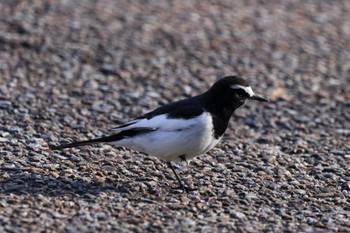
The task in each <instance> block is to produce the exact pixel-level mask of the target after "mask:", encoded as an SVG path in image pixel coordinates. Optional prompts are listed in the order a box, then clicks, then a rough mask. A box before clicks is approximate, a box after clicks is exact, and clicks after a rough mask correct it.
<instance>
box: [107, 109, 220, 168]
mask: <svg viewBox="0 0 350 233" xmlns="http://www.w3.org/2000/svg"><path fill="white" fill-rule="evenodd" d="M159 120H161V119H159ZM163 120H164V119H163ZM169 121H170V122H169ZM163 122H164V124H165V123H166V126H164V127H159V128H158V129H157V130H155V131H152V132H149V133H145V134H141V135H136V136H135V137H130V138H125V139H122V140H120V141H117V142H115V143H112V144H113V145H117V146H123V147H126V148H129V149H133V150H136V151H140V152H144V153H147V154H149V155H152V156H156V157H158V158H160V159H162V160H165V161H181V159H180V158H179V156H181V155H185V157H186V160H190V159H192V158H193V157H195V156H197V155H200V154H203V153H205V152H207V151H209V150H210V149H211V148H213V147H214V146H215V145H216V144H217V143H218V142H219V141H220V139H221V138H219V139H215V138H214V129H213V123H212V118H211V116H210V114H209V113H205V114H202V115H200V116H198V117H195V118H192V119H189V120H183V119H166V121H163Z"/></svg>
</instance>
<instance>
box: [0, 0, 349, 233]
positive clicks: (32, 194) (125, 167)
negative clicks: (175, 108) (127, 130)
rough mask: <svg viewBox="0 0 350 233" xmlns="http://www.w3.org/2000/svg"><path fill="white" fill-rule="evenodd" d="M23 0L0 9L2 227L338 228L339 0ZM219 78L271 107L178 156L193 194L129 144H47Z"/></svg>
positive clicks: (341, 213)
mask: <svg viewBox="0 0 350 233" xmlns="http://www.w3.org/2000/svg"><path fill="white" fill-rule="evenodd" d="M30 3H31V2H30V1H20V4H17V3H16V4H15V3H12V1H2V3H1V16H2V18H6V20H3V21H1V28H2V30H0V41H1V43H0V47H1V59H0V73H1V81H0V82H1V85H0V126H1V127H0V144H1V146H0V183H1V185H0V209H1V211H0V222H1V223H5V224H3V225H1V226H0V232H55V231H66V232H298V231H299V232H319V231H322V232H350V226H349V224H348V223H349V222H350V217H349V216H350V212H349V211H350V205H349V204H348V201H347V200H348V199H349V198H350V196H349V195H350V190H349V175H350V173H349V169H348V168H349V158H350V155H349V152H350V145H349V143H348V142H349V123H348V122H349V111H348V109H349V107H350V105H349V101H348V100H349V98H350V96H349V91H348V89H349V88H348V86H349V85H348V71H349V62H348V60H347V57H348V50H349V49H348V47H347V44H348V40H349V38H348V33H346V32H347V31H348V27H347V24H346V23H344V22H348V11H349V10H347V9H348V8H349V6H348V4H346V1H329V2H328V1H327V2H326V1H308V2H305V1H301V0H295V1H288V2H287V1H281V2H279V3H278V4H277V3H276V2H274V1H266V2H265V3H264V4H261V3H259V2H254V1H252V2H250V4H244V2H243V1H237V2H235V3H233V1H227V0H223V1H220V2H219V3H213V2H210V1H206V0H204V1H192V0H189V1H179V2H178V1H161V2H160V1H158V2H156V1H147V2H142V4H141V3H139V4H135V3H131V2H130V1H118V2H115V1H84V4H79V3H77V1H62V2H59V3H58V2H55V1H36V4H30ZM271 9H272V10H271ZM38 18H40V20H39V21H38V20H37V19H38ZM67 22H68V23H67ZM276 22H278V23H276ZM63 24H67V25H68V27H61V26H58V25H63ZM334 25H337V27H336V28H335V27H334ZM276 32H278V33H277V34H278V35H277V36H276ZM231 74H236V75H242V76H244V77H245V78H246V79H249V81H250V83H251V86H252V88H253V90H254V91H255V92H256V93H258V94H262V95H264V96H266V97H267V98H269V99H270V103H266V104H265V103H257V102H254V101H247V103H246V104H245V105H244V106H242V107H241V108H240V109H239V110H237V111H235V113H234V115H233V117H232V119H230V122H229V129H228V130H227V131H226V134H225V135H224V137H223V139H222V140H221V142H220V143H219V144H218V145H217V146H216V147H215V149H213V150H211V151H209V152H208V153H206V154H204V155H201V156H199V157H197V158H195V159H193V161H192V162H190V163H189V165H186V164H182V165H179V166H178V165H175V167H176V169H177V172H178V174H179V175H180V176H181V177H182V179H183V181H184V182H185V184H186V185H188V186H190V187H198V190H197V191H193V192H189V193H183V191H182V190H181V189H175V187H176V186H177V181H176V179H175V177H174V175H173V174H172V172H171V170H170V169H168V167H167V166H166V165H165V164H164V163H163V162H162V161H160V160H157V159H155V158H153V157H150V156H146V155H143V154H140V153H138V152H134V151H131V150H128V149H123V148H112V147H111V146H104V145H98V146H95V145H93V146H84V147H81V148H79V149H72V150H69V149H67V150H62V151H51V150H49V149H48V147H47V143H52V144H58V143H59V142H61V143H64V142H71V141H76V140H80V139H84V138H93V137H99V136H101V135H105V134H106V133H108V129H109V128H111V127H113V126H115V125H119V124H122V123H124V122H127V121H128V120H131V119H134V118H135V117H138V116H139V115H140V114H142V113H146V112H148V111H150V110H152V109H154V108H156V107H158V106H159V105H161V104H164V103H168V102H169V101H175V100H179V99H182V98H184V97H187V96H191V95H197V94H199V93H202V92H203V91H205V90H206V89H207V88H208V87H209V86H210V85H211V84H212V83H213V82H214V81H215V80H217V79H218V78H219V77H222V76H224V75H231ZM4 213H5V214H4ZM9 216H11V217H10V218H9Z"/></svg>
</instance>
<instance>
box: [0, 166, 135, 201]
mask: <svg viewBox="0 0 350 233" xmlns="http://www.w3.org/2000/svg"><path fill="white" fill-rule="evenodd" d="M0 172H4V170H2V169H0ZM6 174H7V177H5V178H3V179H1V181H0V183H1V185H0V194H15V195H31V196H34V195H38V194H41V195H44V196H50V197H55V196H62V195H65V194H67V193H70V194H72V193H73V194H77V195H79V196H80V197H82V198H83V199H91V198H92V197H93V196H96V195H98V194H99V193H101V192H108V191H113V192H118V193H121V194H123V193H124V194H127V193H129V192H130V190H129V189H130V186H131V184H129V183H128V182H121V181H117V183H100V182H96V181H93V180H92V181H85V180H83V179H82V178H69V177H61V176H58V177H54V176H52V175H43V174H39V173H36V172H28V173H26V174H23V172H21V171H18V170H6Z"/></svg>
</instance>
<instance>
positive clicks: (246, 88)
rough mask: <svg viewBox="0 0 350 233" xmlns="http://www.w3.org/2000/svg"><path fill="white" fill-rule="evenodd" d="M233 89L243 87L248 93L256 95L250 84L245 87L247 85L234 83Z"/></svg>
mask: <svg viewBox="0 0 350 233" xmlns="http://www.w3.org/2000/svg"><path fill="white" fill-rule="evenodd" d="M231 89H242V90H244V91H245V92H247V94H248V95H249V96H250V97H252V96H255V93H254V91H253V89H252V88H251V87H250V86H248V87H245V86H242V85H239V84H235V85H232V86H231Z"/></svg>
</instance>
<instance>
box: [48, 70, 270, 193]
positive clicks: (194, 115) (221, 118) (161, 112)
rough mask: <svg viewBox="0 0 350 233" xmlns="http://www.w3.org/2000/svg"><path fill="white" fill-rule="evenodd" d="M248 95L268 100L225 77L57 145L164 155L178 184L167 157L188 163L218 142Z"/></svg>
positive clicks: (240, 81)
mask: <svg viewBox="0 0 350 233" xmlns="http://www.w3.org/2000/svg"><path fill="white" fill-rule="evenodd" d="M247 100H256V101H261V102H268V100H267V99H266V98H264V97H263V96H261V95H257V94H255V93H254V91H253V89H252V88H251V86H250V85H249V82H248V81H246V80H245V79H243V78H241V77H239V76H235V75H232V76H225V77H223V78H221V79H219V80H218V81H216V82H215V83H214V84H213V85H212V86H211V87H210V88H209V89H208V90H207V91H206V92H204V93H202V94H199V95H196V96H193V97H189V98H186V99H183V100H179V101H175V102H172V103H169V104H166V105H163V106H161V107H159V108H157V109H155V110H153V111H150V112H148V113H146V114H144V115H142V116H140V117H137V118H135V119H133V120H131V121H129V122H127V123H125V124H123V125H120V126H117V127H114V128H111V129H110V133H109V134H108V135H106V136H102V137H98V138H94V139H91V140H83V141H77V142H72V143H68V144H61V145H56V146H55V145H49V148H50V149H51V150H60V149H65V148H71V147H79V146H85V145H91V144H99V143H107V144H110V145H112V146H116V147H124V148H128V149H132V150H134V151H139V152H142V153H146V154H148V155H150V156H154V157H157V158H159V159H160V160H163V161H164V162H165V163H166V164H167V165H168V167H169V168H170V169H171V170H172V172H173V173H174V175H175V178H176V179H177V181H178V183H179V188H181V189H182V190H184V191H186V192H189V191H192V190H191V189H190V188H189V187H187V186H185V185H184V184H183V182H182V181H181V179H180V177H179V175H178V174H177V173H176V171H175V169H174V167H173V165H172V162H184V161H185V162H188V161H189V160H191V159H193V158H194V157H196V156H198V155H201V154H204V153H206V152H208V151H209V150H210V149H212V148H213V147H214V146H216V145H217V144H218V142H219V141H220V140H221V139H222V136H223V134H224V133H225V131H226V129H227V128H228V124H229V120H230V118H231V116H232V114H233V112H234V111H235V110H236V109H237V108H239V107H241V106H242V105H243V104H244V103H245V102H246V101H247Z"/></svg>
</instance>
